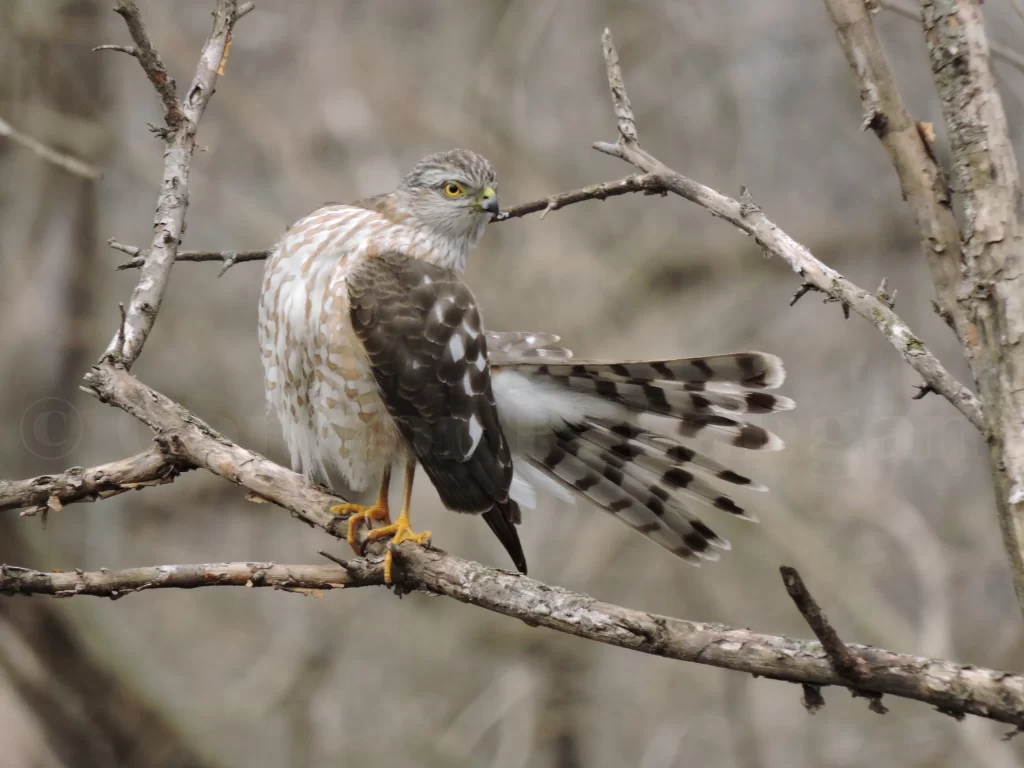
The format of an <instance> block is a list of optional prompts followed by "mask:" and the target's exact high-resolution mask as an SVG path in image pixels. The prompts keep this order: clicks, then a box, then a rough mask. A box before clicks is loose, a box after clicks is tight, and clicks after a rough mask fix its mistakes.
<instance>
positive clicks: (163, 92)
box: [101, 0, 185, 130]
mask: <svg viewBox="0 0 1024 768" xmlns="http://www.w3.org/2000/svg"><path fill="white" fill-rule="evenodd" d="M114 13H116V14H118V15H119V16H120V17H121V18H122V19H124V23H125V24H126V25H127V26H128V34H130V35H131V36H132V41H134V43H135V47H134V48H132V49H130V50H131V54H130V55H132V56H134V57H135V58H137V59H138V60H139V63H140V64H141V65H142V69H143V71H145V73H146V77H148V78H149V82H151V83H152V84H153V88H155V89H156V92H157V95H158V96H159V97H160V101H161V102H162V103H163V105H164V120H165V122H166V123H167V127H168V128H170V129H172V130H175V129H177V128H178V127H179V126H180V125H181V123H182V121H183V120H184V119H185V116H184V114H182V111H181V104H180V102H179V101H178V93H177V86H176V85H175V82H174V78H172V77H171V76H170V75H168V74H167V67H165V66H164V62H163V59H161V58H160V54H159V53H157V51H156V48H154V47H153V41H152V40H151V39H150V37H149V32H148V31H146V25H145V24H143V22H142V14H141V13H139V8H138V6H136V5H135V3H134V2H133V0H117V7H116V8H114ZM101 48H102V49H107V48H108V47H107V46H101ZM109 48H110V49H114V47H113V46H110V47H109ZM116 50H120V51H122V52H124V53H128V50H125V49H124V48H120V47H119V48H116Z"/></svg>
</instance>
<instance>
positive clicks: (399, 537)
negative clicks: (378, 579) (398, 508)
mask: <svg viewBox="0 0 1024 768" xmlns="http://www.w3.org/2000/svg"><path fill="white" fill-rule="evenodd" d="M385 536H392V537H393V538H392V539H391V546H392V547H396V546H398V545H399V544H401V543H402V542H403V541H415V542H416V543H417V544H419V545H420V546H421V547H422V546H426V545H427V544H429V543H430V531H424V532H423V533H416V532H415V531H413V529H412V528H411V527H410V525H409V516H408V515H406V514H402V515H401V516H399V518H398V521H397V522H395V523H393V524H391V525H385V526H384V527H383V528H374V529H373V530H372V531H370V533H369V534H368V535H367V537H366V543H367V544H369V543H370V542H371V541H376V540H377V539H383V538H384V537H385ZM392 559H393V555H392V552H391V548H388V552H387V554H386V555H384V583H385V584H391V583H392V581H391V562H392Z"/></svg>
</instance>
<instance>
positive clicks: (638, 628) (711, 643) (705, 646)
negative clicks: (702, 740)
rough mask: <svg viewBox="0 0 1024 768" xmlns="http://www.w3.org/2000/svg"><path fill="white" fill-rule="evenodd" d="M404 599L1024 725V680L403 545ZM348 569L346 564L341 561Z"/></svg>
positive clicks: (64, 591) (232, 570) (286, 571)
mask: <svg viewBox="0 0 1024 768" xmlns="http://www.w3.org/2000/svg"><path fill="white" fill-rule="evenodd" d="M395 555H396V557H395V563H396V564H395V568H394V577H395V579H396V581H397V584H396V588H397V591H400V592H408V591H412V590H423V591H426V592H430V593H432V594H437V595H446V596H448V597H450V598H452V599H454V600H458V601H459V602H462V603H468V604H470V605H476V606H479V607H482V608H484V609H486V610H489V611H494V612H496V613H501V614H504V615H506V616H511V617H513V618H516V619H519V620H520V621H523V622H525V623H527V624H529V625H530V626H543V627H546V628H548V629H553V630H555V631H558V632H562V633H565V634H568V635H574V636H576V637H582V638H586V639H588V640H594V641H596V642H599V643H604V644H607V645H613V646H618V647H620V648H628V649H631V650H635V651H640V652H641V653H648V654H651V655H654V656H661V657H664V658H669V659H678V660H680V661H688V662H693V663H697V664H707V665H710V666H713V667H719V668H722V669H731V670H735V671H738V672H744V673H748V674H754V675H757V676H759V677H768V678H772V679H776V680H783V681H786V682H791V683H797V684H801V685H803V686H805V691H806V690H807V688H808V687H810V688H811V689H812V690H817V689H818V688H820V687H821V686H825V685H834V686H840V687H844V688H848V689H850V690H852V691H854V693H855V694H857V695H864V694H865V693H869V694H873V695H875V696H878V695H882V694H888V695H892V696H899V697H902V698H908V699H914V700H917V701H922V702H925V703H927V704H930V705H932V706H935V707H938V708H939V709H940V710H942V711H943V712H946V713H949V714H953V715H955V716H961V717H962V716H963V715H964V714H973V715H978V716H980V717H985V718H988V719H991V720H996V721H999V722H1005V723H1010V724H1012V725H1017V726H1020V725H1022V724H1024V677H1022V676H1020V675H1014V674H1008V673H1005V672H999V671H996V670H990V669H983V668H979V667H974V666H962V665H959V664H954V663H952V662H949V661H943V660H940V659H927V658H922V657H919V656H909V655H906V654H899V653H893V652H891V651H885V650H881V649H878V648H871V647H868V646H861V645H849V646H845V647H846V648H847V650H848V651H849V652H850V653H852V654H856V656H857V657H858V659H860V660H861V661H862V662H863V666H862V667H861V668H860V669H861V671H860V673H859V675H860V677H859V679H858V681H857V682H856V683H854V682H853V681H851V680H850V679H849V678H847V677H844V676H843V675H841V674H839V673H838V672H837V671H836V670H835V669H833V666H832V663H831V661H830V659H829V656H828V654H827V653H826V651H825V649H823V647H822V645H821V643H818V642H815V641H812V640H796V639H792V638H787V637H777V636H773V635H764V634H760V633H757V632H751V631H749V630H745V629H733V628H730V627H725V626H723V625H721V624H705V623H701V622H695V621H686V620H684V619H676V618H671V617H668V616H659V615H656V614H650V613H644V612H642V611H634V610H630V609H628V608H623V607H621V606H618V605H612V604H610V603H603V602H600V601H598V600H595V599H594V598H592V597H589V596H587V595H583V594H579V593H577V592H571V591H569V590H567V589H562V588H560V587H552V586H548V585H546V584H543V583H541V582H539V581H536V580H534V579H530V578H528V577H526V576H522V575H520V574H515V573H510V572H508V571H502V570H498V569H496V568H489V567H487V566H484V565H481V564H479V563H473V562H470V561H468V560H463V559H461V558H458V557H454V556H452V555H448V554H445V553H444V552H441V551H439V550H427V549H423V548H420V547H417V546H415V545H413V544H411V543H409V542H406V543H405V544H402V545H401V546H399V547H397V548H396V549H395ZM343 562H344V561H343ZM383 576H384V574H383V566H382V563H381V562H380V558H375V559H358V560H351V561H348V562H345V564H344V566H341V565H277V564H274V563H216V564H206V565H169V566H156V567H149V568H136V569H131V570H126V571H107V572H104V571H100V572H93V573H85V572H77V571H76V572H73V573H44V572H40V571H32V570H28V569H23V568H13V567H10V566H5V567H2V568H0V592H3V593H7V594H49V595H56V596H62V597H70V596H73V595H98V596H103V597H114V598H116V597H122V596H123V595H125V594H129V593H131V592H137V591H143V590H149V589H163V588H171V587H176V588H185V589H191V588H195V587H206V586H218V585H233V586H246V587H272V588H275V589H287V590H291V591H298V592H302V593H305V594H309V593H310V591H312V593H313V594H314V595H317V596H319V590H327V589H334V588H339V587H343V588H353V587H362V586H370V585H379V584H382V583H383Z"/></svg>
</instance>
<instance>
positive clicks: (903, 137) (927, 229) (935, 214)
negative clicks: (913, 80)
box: [824, 0, 963, 336]
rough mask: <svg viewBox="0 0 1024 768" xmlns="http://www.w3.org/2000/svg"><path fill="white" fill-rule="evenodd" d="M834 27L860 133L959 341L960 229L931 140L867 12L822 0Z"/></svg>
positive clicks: (856, 4)
mask: <svg viewBox="0 0 1024 768" xmlns="http://www.w3.org/2000/svg"><path fill="white" fill-rule="evenodd" d="M824 2H825V6H826V7H827V8H828V12H829V15H830V16H831V17H832V22H833V23H834V24H835V27H836V35H837V37H838V38H839V44H840V46H842V49H843V52H844V53H845V54H846V60H847V61H848V62H849V64H850V69H851V70H852V71H853V74H854V77H855V78H856V80H857V84H858V86H859V87H860V98H861V104H862V105H863V107H864V128H865V129H867V128H871V130H872V131H874V133H875V135H876V136H877V137H878V139H879V141H881V142H882V146H883V147H885V151H886V152H887V153H888V154H889V159H890V160H891V161H892V165H893V168H894V169H895V170H896V175H897V176H898V177H899V182H900V189H901V191H902V192H903V199H904V200H906V201H907V205H909V206H910V210H911V213H913V216H914V221H915V222H916V224H917V229H918V232H919V233H920V236H921V247H922V249H923V251H924V255H925V257H926V258H927V260H928V266H929V267H930V269H931V274H932V281H933V282H934V283H935V292H936V294H937V296H938V303H939V307H940V311H941V313H942V314H943V315H948V316H949V317H950V318H952V319H953V321H954V328H955V329H956V331H957V333H958V335H960V336H962V333H961V331H962V325H963V318H962V316H961V313H960V311H959V309H958V307H957V304H956V290H957V285H958V284H959V282H960V262H961V252H960V229H959V227H958V226H957V223H956V219H955V218H954V216H953V208H952V204H951V201H950V193H949V188H948V186H947V184H946V179H945V175H944V174H943V172H942V169H941V168H940V167H939V165H938V163H937V162H936V160H935V155H934V154H933V153H932V148H931V145H930V140H929V138H928V137H927V136H925V135H922V131H921V130H920V128H919V127H918V124H917V123H915V122H914V119H913V118H912V117H911V115H910V110H909V109H908V108H907V105H906V104H905V103H904V101H903V97H902V96H901V95H900V92H899V88H897V86H896V81H895V79H894V78H893V75H892V72H891V71H890V69H889V62H888V61H887V60H886V57H885V51H884V50H883V49H882V43H881V41H880V40H879V39H878V35H877V33H876V32H875V27H874V23H873V22H872V19H871V13H870V12H869V11H868V9H867V6H866V5H865V4H864V1H863V0H824Z"/></svg>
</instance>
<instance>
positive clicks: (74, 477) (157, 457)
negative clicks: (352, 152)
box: [0, 446, 188, 512]
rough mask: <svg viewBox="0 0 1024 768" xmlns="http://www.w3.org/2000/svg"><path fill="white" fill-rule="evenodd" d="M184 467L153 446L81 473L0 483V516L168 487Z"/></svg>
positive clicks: (75, 469) (76, 470) (72, 471)
mask: <svg viewBox="0 0 1024 768" xmlns="http://www.w3.org/2000/svg"><path fill="white" fill-rule="evenodd" d="M186 469H188V467H187V465H182V463H181V462H178V461H175V460H173V459H171V458H169V457H168V456H166V455H164V453H163V452H162V451H161V450H160V449H159V447H156V446H154V447H153V448H152V449H150V450H148V451H143V452H142V453H139V454H136V455H135V456H131V457H129V458H127V459H121V460H119V461H112V462H110V463H109V464H101V465H99V466H98V467H90V468H88V469H83V468H82V467H72V468H71V469H69V470H67V471H65V472H62V473H61V474H59V475H40V476H39V477H33V478H32V479H30V480H0V512H2V511H4V510H7V509H21V508H22V507H29V508H40V509H51V510H53V511H59V509H58V505H59V506H60V507H64V506H67V505H68V504H71V503H73V502H76V501H97V500H99V499H107V498H110V497H111V496H116V495H118V494H121V493H124V492H125V491H131V490H136V489H138V488H144V487H147V486H150V485H163V484H165V483H170V482H172V481H173V480H174V478H175V477H177V476H178V475H179V474H180V473H181V472H182V471H184V470H186Z"/></svg>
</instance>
